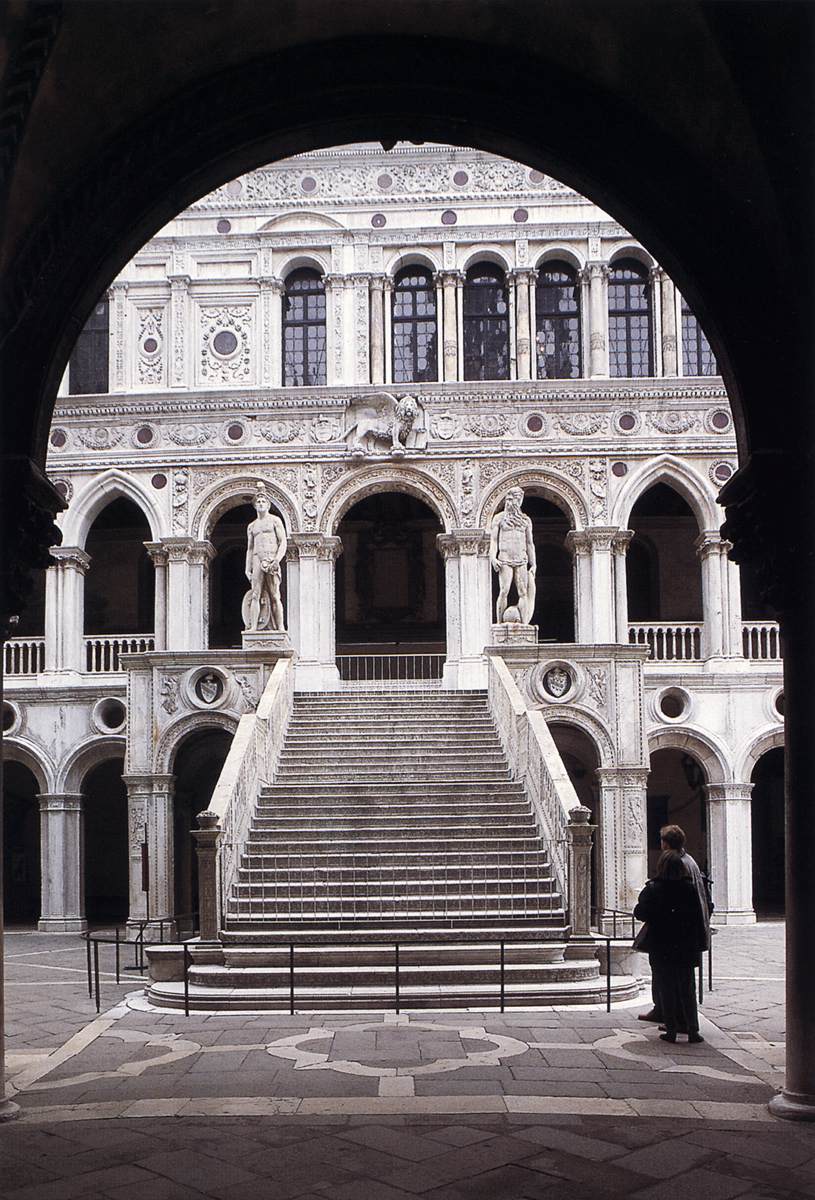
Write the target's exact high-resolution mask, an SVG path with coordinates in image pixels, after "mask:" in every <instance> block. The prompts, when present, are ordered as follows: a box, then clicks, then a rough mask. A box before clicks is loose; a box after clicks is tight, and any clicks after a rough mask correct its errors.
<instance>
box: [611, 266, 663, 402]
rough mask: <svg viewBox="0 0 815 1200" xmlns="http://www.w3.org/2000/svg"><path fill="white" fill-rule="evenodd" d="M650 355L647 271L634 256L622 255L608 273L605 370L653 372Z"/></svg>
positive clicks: (628, 374)
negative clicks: (606, 364) (606, 361)
mask: <svg viewBox="0 0 815 1200" xmlns="http://www.w3.org/2000/svg"><path fill="white" fill-rule="evenodd" d="M652 359H653V355H652V351H651V289H650V287H649V285H648V272H647V271H646V269H645V267H644V266H643V265H642V264H641V263H638V262H637V261H636V260H635V259H631V258H624V259H621V260H620V261H619V262H616V263H615V264H614V266H613V267H612V268H611V271H610V272H609V277H608V361H609V374H610V375H620V376H623V377H624V378H633V377H634V376H637V375H653V369H652V366H651V363H652Z"/></svg>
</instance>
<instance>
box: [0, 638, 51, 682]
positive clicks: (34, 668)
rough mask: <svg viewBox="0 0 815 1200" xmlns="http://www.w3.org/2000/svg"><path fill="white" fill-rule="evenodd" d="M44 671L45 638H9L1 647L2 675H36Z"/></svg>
mask: <svg viewBox="0 0 815 1200" xmlns="http://www.w3.org/2000/svg"><path fill="white" fill-rule="evenodd" d="M44 670H45V638H10V639H9V640H8V641H7V642H6V644H5V646H4V647H3V674H4V675H38V674H39V672H40V671H44Z"/></svg>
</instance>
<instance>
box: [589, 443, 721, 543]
mask: <svg viewBox="0 0 815 1200" xmlns="http://www.w3.org/2000/svg"><path fill="white" fill-rule="evenodd" d="M657 483H664V484H666V485H667V486H668V487H670V488H672V489H673V490H674V491H675V492H676V493H677V494H678V495H680V496H681V497H682V499H683V500H685V501H686V502H687V504H688V505H689V506H690V509H691V512H692V513H693V515H694V517H695V518H696V522H697V524H698V526H699V532H700V533H701V532H702V531H703V530H705V529H718V527H719V526H720V525H721V523H722V521H723V520H724V512H723V511H722V510H721V509H719V506H718V505H717V503H716V500H715V498H714V496H713V493H712V492H711V490H710V488H709V486H708V484H707V483H706V481H705V480H704V479H703V477H702V476H701V475H699V474H698V473H697V472H696V471H695V470H694V469H693V467H690V466H688V465H687V463H684V462H682V461H681V460H680V459H678V458H675V457H674V456H673V455H672V454H663V455H660V457H658V458H655V459H653V460H651V461H649V462H647V463H644V464H643V465H642V467H640V468H639V470H637V471H632V472H631V473H630V474H629V475H628V476H627V477H626V481H625V483H624V484H623V486H622V487H621V488H620V490H619V492H618V493H617V496H616V497H615V499H614V501H613V503H612V505H611V516H610V524H611V525H616V526H619V527H620V528H621V529H626V528H628V521H629V520H630V519H631V510H632V508H633V507H634V505H635V504H636V503H637V501H638V500H639V499H640V497H641V496H644V495H645V493H646V492H647V491H648V489H649V488H652V487H654V486H655V484H657Z"/></svg>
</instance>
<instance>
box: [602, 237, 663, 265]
mask: <svg viewBox="0 0 815 1200" xmlns="http://www.w3.org/2000/svg"><path fill="white" fill-rule="evenodd" d="M623 258H633V259H634V261H635V262H638V263H639V264H640V266H642V267H645V269H646V271H650V270H651V268H652V267H655V266H657V265H658V264H657V260H656V259H655V258H654V256H653V255H652V254H649V253H648V251H647V250H646V249H645V248H644V247H643V246H640V245H639V244H638V243H637V242H626V243H625V244H624V245H622V246H617V248H616V249H615V250H613V251H612V253H611V256H610V257H609V260H608V265H609V266H610V267H614V266H616V265H617V264H618V263H619V261H620V259H623Z"/></svg>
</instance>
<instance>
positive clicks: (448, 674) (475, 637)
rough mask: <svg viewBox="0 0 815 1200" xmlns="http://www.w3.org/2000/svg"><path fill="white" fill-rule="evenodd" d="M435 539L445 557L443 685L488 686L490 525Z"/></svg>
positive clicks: (452, 686) (460, 686) (444, 534)
mask: <svg viewBox="0 0 815 1200" xmlns="http://www.w3.org/2000/svg"><path fill="white" fill-rule="evenodd" d="M436 544H437V546H438V548H439V551H440V553H441V554H442V556H443V558H444V578H445V609H446V612H447V653H446V661H445V665H444V684H445V686H446V687H450V688H484V687H486V686H487V665H486V660H485V658H484V647H485V646H486V645H487V644H488V643H489V640H490V626H491V622H492V613H491V608H492V590H491V586H490V583H491V579H490V562H489V549H490V536H489V533H488V532H487V530H485V529H455V530H453V532H452V533H440V534H439V535H438V537H437V538H436Z"/></svg>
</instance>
